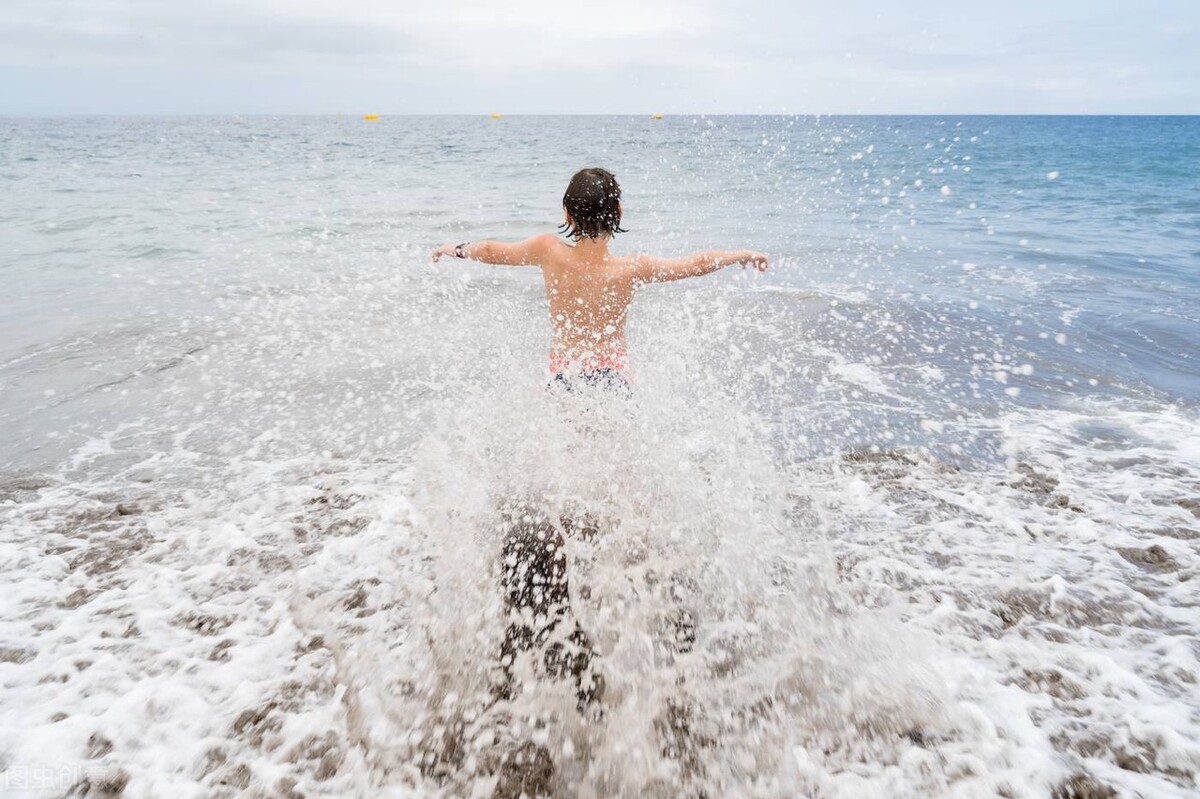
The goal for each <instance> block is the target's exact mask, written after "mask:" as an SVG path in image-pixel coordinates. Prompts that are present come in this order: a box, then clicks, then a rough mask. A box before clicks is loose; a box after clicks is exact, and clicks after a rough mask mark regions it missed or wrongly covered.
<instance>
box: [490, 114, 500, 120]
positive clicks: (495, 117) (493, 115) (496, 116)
mask: <svg viewBox="0 0 1200 799" xmlns="http://www.w3.org/2000/svg"><path fill="white" fill-rule="evenodd" d="M499 118H500V115H499V114H492V119H499Z"/></svg>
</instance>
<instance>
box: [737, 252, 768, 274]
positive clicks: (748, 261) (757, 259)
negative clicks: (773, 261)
mask: <svg viewBox="0 0 1200 799" xmlns="http://www.w3.org/2000/svg"><path fill="white" fill-rule="evenodd" d="M738 263H740V264H741V265H742V268H743V269H745V268H746V267H747V266H752V267H754V268H755V269H757V270H758V271H759V272H765V271H767V255H766V253H761V252H755V251H754V250H746V251H745V252H744V253H742V254H741V256H740V257H739V258H738Z"/></svg>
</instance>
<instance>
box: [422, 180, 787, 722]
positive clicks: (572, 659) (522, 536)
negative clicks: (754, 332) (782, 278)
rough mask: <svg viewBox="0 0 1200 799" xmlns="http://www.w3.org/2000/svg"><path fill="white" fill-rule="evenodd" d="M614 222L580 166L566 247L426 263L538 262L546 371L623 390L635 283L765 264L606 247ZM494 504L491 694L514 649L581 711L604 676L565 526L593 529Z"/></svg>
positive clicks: (470, 247) (569, 196)
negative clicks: (496, 552) (560, 681)
mask: <svg viewBox="0 0 1200 799" xmlns="http://www.w3.org/2000/svg"><path fill="white" fill-rule="evenodd" d="M620 223H621V188H620V186H618V185H617V181H616V178H615V177H613V174H612V173H611V172H609V171H608V170H605V169H599V168H592V169H583V170H580V171H579V172H577V173H575V176H574V177H572V178H571V182H570V184H569V185H568V186H567V191H566V194H564V195H563V226H562V230H563V231H565V233H566V234H567V236H568V237H569V238H571V239H572V240H573V241H574V244H573V245H570V244H565V243H563V242H561V241H559V240H558V239H557V237H555V236H554V235H553V234H550V233H544V234H542V235H539V236H534V237H533V238H531V239H526V240H525V241H521V242H517V243H515V244H505V243H502V242H498V241H480V242H475V243H473V244H472V243H466V242H464V243H462V244H444V245H442V246H441V247H438V248H437V249H435V250H434V251H433V253H432V255H433V260H434V261H437V260H438V259H440V258H441V257H442V256H447V255H454V256H456V257H458V258H470V259H472V260H475V261H482V262H483V263H488V264H501V265H506V266H537V267H541V270H542V276H543V278H544V281H545V287H546V299H547V301H548V302H549V305H550V322H551V325H552V327H553V331H554V333H553V339H552V344H551V349H550V372H551V374H552V375H553V379H554V380H555V381H556V382H562V383H563V384H565V385H566V387H567V388H570V387H571V386H572V384H573V381H574V380H575V379H578V380H579V381H581V382H582V383H584V384H587V385H594V386H600V387H604V388H616V389H618V390H621V391H625V392H627V391H628V390H629V385H628V382H627V381H626V378H625V375H624V371H625V367H626V349H625V319H626V316H627V315H628V313H629V304H630V303H631V302H632V301H633V295H634V293H635V292H636V291H637V289H638V288H640V287H641V286H643V285H645V284H647V283H663V282H666V281H668V280H680V279H682V278H685V277H698V276H700V275H706V274H708V273H709V272H715V271H716V270H718V269H720V268H722V267H724V266H729V265H731V264H742V265H743V266H753V267H754V268H756V269H758V270H759V271H763V270H765V269H766V268H767V257H766V256H765V255H763V254H762V253H759V252H753V251H751V250H739V251H735V252H723V251H715V252H699V253H695V254H693V255H688V256H685V257H682V258H657V257H654V256H651V255H631V256H618V255H612V254H611V253H609V251H608V245H609V242H610V240H611V239H612V237H613V236H615V235H616V234H617V233H621V232H624V231H623V230H622V228H621V226H620ZM498 511H499V514H500V518H501V522H502V523H501V527H502V529H503V531H504V532H503V539H504V543H503V548H502V552H501V558H500V563H499V566H500V570H501V573H500V582H501V585H502V588H503V589H504V594H505V606H506V610H507V616H508V620H507V629H506V633H505V639H504V644H503V646H502V648H501V653H500V662H501V665H502V671H503V680H502V681H501V684H500V685H498V686H497V689H498V690H497V697H498V698H506V699H507V698H511V696H512V691H513V689H514V685H513V675H514V666H515V662H516V659H517V658H518V657H519V656H520V655H521V653H524V652H536V653H538V654H539V655H540V657H539V658H537V660H538V661H540V662H539V664H538V668H539V670H540V671H541V672H542V673H543V674H548V675H552V676H559V677H572V678H574V680H575V683H576V692H577V696H578V698H579V704H580V709H581V710H582V709H584V708H585V707H586V706H588V705H590V704H592V703H593V702H596V701H597V700H598V699H599V698H600V695H601V694H602V693H603V680H602V679H601V678H600V676H599V675H597V674H595V673H594V672H593V668H592V659H593V655H594V652H593V650H592V644H591V642H590V640H589V639H588V636H587V635H586V634H585V633H584V632H583V630H581V629H580V628H579V626H578V624H576V623H575V622H574V620H573V619H572V618H571V614H570V607H569V603H570V600H569V592H568V590H567V574H566V560H565V553H564V551H563V546H564V541H563V533H567V534H569V535H570V534H574V535H580V536H583V537H587V536H590V535H594V534H595V531H594V530H592V529H590V528H591V527H592V526H593V524H592V523H590V522H587V521H586V520H584V521H579V520H572V519H567V518H560V517H558V516H557V515H556V514H553V513H551V512H548V511H547V510H545V509H541V508H539V507H537V505H536V504H535V503H527V502H524V501H521V500H511V499H510V500H507V501H505V502H502V504H501V507H499V508H498ZM555 519H557V520H558V521H559V524H558V525H556V524H555V523H554V520H555ZM564 622H565V623H564ZM675 626H676V627H677V628H678V629H677V630H676V631H675V633H676V634H675V637H676V639H677V641H676V645H677V646H678V648H680V649H681V650H683V649H686V648H688V647H690V641H691V638H692V633H691V620H690V617H689V616H687V615H686V614H683V615H682V616H681V617H680V618H679V619H678V620H677V623H676V624H675Z"/></svg>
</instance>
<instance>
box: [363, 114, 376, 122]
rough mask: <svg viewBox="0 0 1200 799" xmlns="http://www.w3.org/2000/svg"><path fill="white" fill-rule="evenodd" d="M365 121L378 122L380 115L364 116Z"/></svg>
mask: <svg viewBox="0 0 1200 799" xmlns="http://www.w3.org/2000/svg"><path fill="white" fill-rule="evenodd" d="M363 119H365V120H367V121H368V122H378V121H379V114H363Z"/></svg>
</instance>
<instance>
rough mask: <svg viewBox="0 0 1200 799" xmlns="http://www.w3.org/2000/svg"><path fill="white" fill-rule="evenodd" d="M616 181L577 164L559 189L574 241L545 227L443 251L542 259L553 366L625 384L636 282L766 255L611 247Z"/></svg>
mask: <svg viewBox="0 0 1200 799" xmlns="http://www.w3.org/2000/svg"><path fill="white" fill-rule="evenodd" d="M621 210H622V209H621V187H620V186H618V185H617V179H616V178H615V177H613V174H612V173H611V172H609V171H608V170H606V169H600V168H599V167H593V168H591V169H581V170H580V171H578V172H576V173H575V176H574V177H572V178H571V182H570V183H569V184H568V185H567V191H566V194H564V195H563V220H564V221H563V225H562V228H561V229H562V230H563V231H564V232H565V233H566V234H567V236H568V237H569V238H571V239H572V240H573V241H574V242H575V243H574V245H570V244H565V243H564V242H561V241H559V240H558V238H557V237H556V236H554V235H553V234H551V233H543V234H541V235H538V236H534V237H533V238H531V239H526V240H525V241H520V242H517V243H515V244H505V243H503V242H498V241H479V242H475V243H468V242H464V243H462V244H443V245H442V246H441V247H438V248H437V249H436V250H434V251H433V260H434V261H437V260H438V259H439V258H441V257H442V256H443V255H454V256H456V257H458V258H470V259H471V260H474V261H482V262H483V263H486V264H499V265H505V266H537V267H541V270H542V277H543V279H544V280H545V285H546V299H547V300H548V301H549V304H550V323H551V325H552V326H553V328H554V336H553V340H552V344H551V349H550V373H551V375H553V377H554V379H555V380H558V381H563V382H568V376H578V377H579V379H581V380H582V381H583V382H585V383H590V384H599V385H608V386H612V385H618V386H622V387H627V383H626V380H625V377H624V371H625V367H626V360H627V359H626V350H625V318H626V316H627V315H628V313H629V304H630V302H632V301H633V295H634V293H635V292H636V291H637V289H638V288H640V287H641V286H643V285H645V284H647V283H665V282H666V281H668V280H680V279H682V278H685V277H698V276H700V275H707V274H708V273H709V272H715V271H716V270H718V269H721V268H722V267H725V266H730V265H732V264H741V265H742V266H743V267H746V266H753V267H754V268H755V269H757V270H759V271H760V272H761V271H763V270H765V269H766V268H767V256H765V255H763V254H762V253H760V252H754V251H752V250H737V251H733V252H724V251H711V252H698V253H694V254H692V255H687V256H684V257H682V258H658V257H655V256H652V255H629V256H619V255H612V254H610V253H609V251H608V245H609V242H610V241H611V239H612V237H613V236H615V235H616V234H617V233H623V232H625V231H624V230H623V229H622V228H621Z"/></svg>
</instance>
